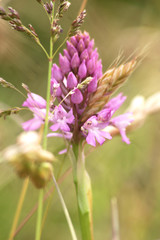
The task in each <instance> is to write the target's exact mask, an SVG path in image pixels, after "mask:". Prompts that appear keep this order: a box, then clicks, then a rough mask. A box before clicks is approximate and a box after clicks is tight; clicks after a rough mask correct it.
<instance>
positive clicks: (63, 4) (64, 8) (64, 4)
mask: <svg viewBox="0 0 160 240" xmlns="http://www.w3.org/2000/svg"><path fill="white" fill-rule="evenodd" d="M70 5H71V3H70V2H69V1H66V0H62V1H61V3H60V6H59V8H58V14H57V17H58V18H61V17H63V13H64V12H66V11H67V10H68V8H69V7H70Z"/></svg>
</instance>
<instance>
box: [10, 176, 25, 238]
mask: <svg viewBox="0 0 160 240" xmlns="http://www.w3.org/2000/svg"><path fill="white" fill-rule="evenodd" d="M28 183H29V178H26V179H25V180H24V183H23V187H22V191H21V195H20V198H19V202H18V205H17V209H16V213H15V216H14V220H13V225H12V228H11V232H10V235H9V240H12V239H13V238H14V233H15V231H16V227H17V223H18V220H19V217H20V213H21V209H22V206H23V202H24V199H25V195H26V191H27V188H28Z"/></svg>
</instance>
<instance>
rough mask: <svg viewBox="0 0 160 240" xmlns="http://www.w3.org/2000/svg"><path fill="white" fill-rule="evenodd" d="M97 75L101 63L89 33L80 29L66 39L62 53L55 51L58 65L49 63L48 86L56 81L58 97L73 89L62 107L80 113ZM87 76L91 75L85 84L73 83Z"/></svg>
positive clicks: (97, 77) (92, 88) (94, 86)
mask: <svg viewBox="0 0 160 240" xmlns="http://www.w3.org/2000/svg"><path fill="white" fill-rule="evenodd" d="M101 75H102V64H101V60H99V55H98V52H97V49H94V40H90V36H89V34H88V33H87V32H84V33H83V34H82V33H81V34H78V35H76V36H73V37H71V38H70V41H67V49H64V50H63V55H62V54H60V55H59V66H57V65H56V64H53V68H52V87H53V85H55V84H58V88H57V91H56V97H57V98H58V100H59V101H61V100H62V99H63V98H64V97H65V96H66V95H67V94H68V93H69V92H70V91H71V90H74V92H73V94H72V95H71V96H70V97H69V98H66V99H65V100H64V101H63V103H62V105H63V107H64V108H65V109H66V110H69V109H70V108H72V109H73V110H74V109H76V112H77V113H78V115H80V114H81V113H82V112H83V110H84V109H85V107H86V106H87V101H88V99H89V95H90V93H92V92H94V91H95V90H96V88H97V80H98V79H99V78H100V77H101ZM88 77H92V80H91V82H90V83H89V85H88V86H87V87H86V88H82V89H78V88H77V85H78V84H80V83H82V82H83V81H84V80H85V79H86V78H88ZM74 111H75V110H74ZM74 111H73V112H74Z"/></svg>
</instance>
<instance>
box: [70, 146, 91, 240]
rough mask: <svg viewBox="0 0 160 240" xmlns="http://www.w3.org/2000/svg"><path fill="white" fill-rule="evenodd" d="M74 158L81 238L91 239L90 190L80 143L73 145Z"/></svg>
mask: <svg viewBox="0 0 160 240" xmlns="http://www.w3.org/2000/svg"><path fill="white" fill-rule="evenodd" d="M73 151H74V155H75V158H76V159H77V160H76V166H77V168H76V172H75V173H73V176H74V183H75V188H76V195H77V203H78V212H79V220H80V227H81V234H82V240H93V223H92V190H91V182H90V178H89V175H88V173H87V171H86V169H85V156H84V151H83V148H82V143H79V145H78V152H77V145H76V146H73ZM73 170H74V169H73Z"/></svg>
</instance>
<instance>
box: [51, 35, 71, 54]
mask: <svg viewBox="0 0 160 240" xmlns="http://www.w3.org/2000/svg"><path fill="white" fill-rule="evenodd" d="M67 39H68V36H67V37H66V38H65V39H64V41H63V42H62V43H61V45H60V46H59V47H58V48H57V49H56V51H55V53H54V54H53V56H52V59H53V58H54V57H55V56H56V54H57V53H58V51H59V50H60V49H61V47H62V46H63V45H64V44H65V42H66V41H67Z"/></svg>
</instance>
